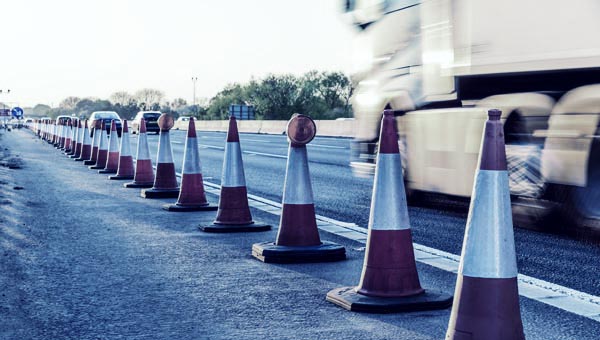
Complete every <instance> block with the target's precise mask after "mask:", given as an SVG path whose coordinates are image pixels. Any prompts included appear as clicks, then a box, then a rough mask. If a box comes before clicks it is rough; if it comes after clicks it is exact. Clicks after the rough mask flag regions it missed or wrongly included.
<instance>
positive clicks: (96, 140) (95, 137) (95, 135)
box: [92, 129, 102, 147]
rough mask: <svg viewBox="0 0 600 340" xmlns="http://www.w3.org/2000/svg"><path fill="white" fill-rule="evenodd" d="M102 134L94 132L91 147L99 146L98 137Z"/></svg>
mask: <svg viewBox="0 0 600 340" xmlns="http://www.w3.org/2000/svg"><path fill="white" fill-rule="evenodd" d="M101 135H102V133H98V129H95V130H94V140H93V141H92V146H95V147H98V146H99V145H100V136H101Z"/></svg>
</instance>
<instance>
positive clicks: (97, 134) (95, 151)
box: [83, 122, 102, 165]
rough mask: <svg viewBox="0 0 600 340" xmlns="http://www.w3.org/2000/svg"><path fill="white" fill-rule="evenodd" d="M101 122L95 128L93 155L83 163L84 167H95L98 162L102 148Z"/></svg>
mask: <svg viewBox="0 0 600 340" xmlns="http://www.w3.org/2000/svg"><path fill="white" fill-rule="evenodd" d="M101 127H102V125H101V124H100V122H96V123H95V126H93V127H92V128H93V132H94V138H93V139H92V153H91V154H90V158H89V159H88V160H86V161H84V162H83V164H84V165H95V164H96V162H97V160H98V148H99V147H100V136H102V133H101V131H99V130H100V129H101Z"/></svg>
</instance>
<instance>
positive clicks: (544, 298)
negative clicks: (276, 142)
mask: <svg viewBox="0 0 600 340" xmlns="http://www.w3.org/2000/svg"><path fill="white" fill-rule="evenodd" d="M153 167H154V168H156V166H153ZM177 177H180V178H181V173H177ZM204 186H205V191H206V192H208V193H211V194H213V195H215V196H219V195H220V194H221V186H220V185H218V184H215V183H211V182H207V181H204ZM248 201H249V205H250V206H251V207H253V208H255V209H259V210H262V211H265V212H269V213H271V214H273V215H276V216H280V215H281V206H282V205H281V203H279V202H275V201H272V200H269V199H266V198H263V197H259V196H256V195H251V194H248ZM316 218H317V226H318V228H319V229H321V230H323V231H326V232H329V233H332V234H335V235H338V236H341V237H344V238H347V239H350V240H353V241H356V242H359V243H362V244H366V241H367V229H365V228H361V227H360V226H358V225H356V224H355V223H349V222H341V221H337V220H334V219H331V218H327V217H324V216H320V215H317V216H316ZM413 246H414V250H415V259H416V261H418V262H421V263H424V264H427V265H430V266H432V267H435V268H438V269H441V270H444V271H448V272H451V273H454V274H456V273H458V265H459V263H460V256H459V255H456V254H452V253H448V252H445V251H443V250H439V249H435V248H431V247H427V246H425V245H422V244H418V243H413ZM517 280H518V284H519V295H521V296H524V297H526V298H529V299H532V300H535V301H538V302H541V303H544V304H547V305H549V306H553V307H556V308H559V309H562V310H565V311H567V312H570V313H573V314H576V315H579V316H583V317H585V318H588V319H591V320H594V321H596V322H600V297H598V296H594V295H591V294H588V293H584V292H580V291H577V290H574V289H571V288H568V287H564V286H561V285H557V284H554V283H551V282H548V281H544V280H540V279H536V278H534V277H531V276H528V275H523V274H519V275H518V276H517Z"/></svg>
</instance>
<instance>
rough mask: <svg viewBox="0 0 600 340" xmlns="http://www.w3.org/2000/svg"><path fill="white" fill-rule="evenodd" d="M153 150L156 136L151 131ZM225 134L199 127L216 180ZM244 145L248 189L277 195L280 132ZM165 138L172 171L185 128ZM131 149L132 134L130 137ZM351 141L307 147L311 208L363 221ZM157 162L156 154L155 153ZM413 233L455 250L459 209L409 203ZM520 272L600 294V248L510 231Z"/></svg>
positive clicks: (364, 184) (247, 138)
mask: <svg viewBox="0 0 600 340" xmlns="http://www.w3.org/2000/svg"><path fill="white" fill-rule="evenodd" d="M148 140H149V146H150V150H151V155H152V157H153V158H154V157H156V147H157V141H158V137H157V136H155V135H149V136H148ZM224 140H225V134H224V133H222V132H199V133H198V143H199V144H200V146H201V149H200V157H201V160H202V167H203V175H204V176H205V177H206V178H207V181H209V182H211V183H216V184H219V183H220V177H221V167H222V159H223V146H224ZM240 140H241V145H242V150H243V151H244V155H243V158H244V166H245V172H246V181H247V185H248V191H249V193H250V194H253V195H257V196H260V197H264V198H267V199H269V200H273V201H276V202H281V195H282V189H283V182H284V177H285V165H286V158H285V157H286V154H287V148H288V145H287V141H286V137H285V136H282V135H257V134H241V135H240ZM171 141H172V147H173V154H174V159H175V165H176V168H177V171H180V169H181V164H182V158H183V149H184V144H185V132H184V131H172V132H171ZM131 143H132V150H134V152H135V145H136V143H137V137H135V136H134V137H133V138H132V139H131ZM349 152H350V146H349V140H348V139H344V138H319V137H317V138H315V140H314V141H313V142H311V144H309V148H308V157H309V162H310V172H311V177H312V184H313V191H314V198H315V205H316V210H317V214H319V215H323V216H326V217H330V218H334V219H336V220H340V221H344V222H351V223H356V224H357V225H359V226H361V227H366V226H367V223H368V218H369V208H370V201H371V190H372V180H370V179H363V178H356V177H353V176H352V173H351V170H350V168H349V167H348V159H349ZM154 161H155V159H154ZM409 213H410V218H411V223H412V228H413V234H414V240H415V242H417V243H419V244H423V245H426V246H429V247H433V248H436V249H440V250H443V251H446V252H450V253H453V254H460V250H461V246H462V240H463V233H464V227H465V223H466V218H467V211H466V210H465V209H460V208H459V209H455V208H442V209H439V208H432V207H409ZM515 240H516V248H517V253H518V265H519V271H520V272H521V273H523V274H526V275H530V276H533V277H536V278H540V279H543V280H546V281H549V282H552V283H556V284H560V285H563V286H566V287H569V288H572V289H576V290H579V291H582V292H586V293H589V294H593V295H596V296H599V295H600V280H599V279H598V274H597V273H598V269H599V268H600V265H599V264H598V258H600V247H598V246H595V245H592V244H587V243H585V242H582V241H577V240H573V239H569V238H568V237H565V236H560V235H552V234H544V233H539V232H534V231H530V230H524V229H516V231H515Z"/></svg>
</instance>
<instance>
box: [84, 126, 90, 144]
mask: <svg viewBox="0 0 600 340" xmlns="http://www.w3.org/2000/svg"><path fill="white" fill-rule="evenodd" d="M83 144H85V145H90V131H89V130H88V128H86V127H84V128H83Z"/></svg>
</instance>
